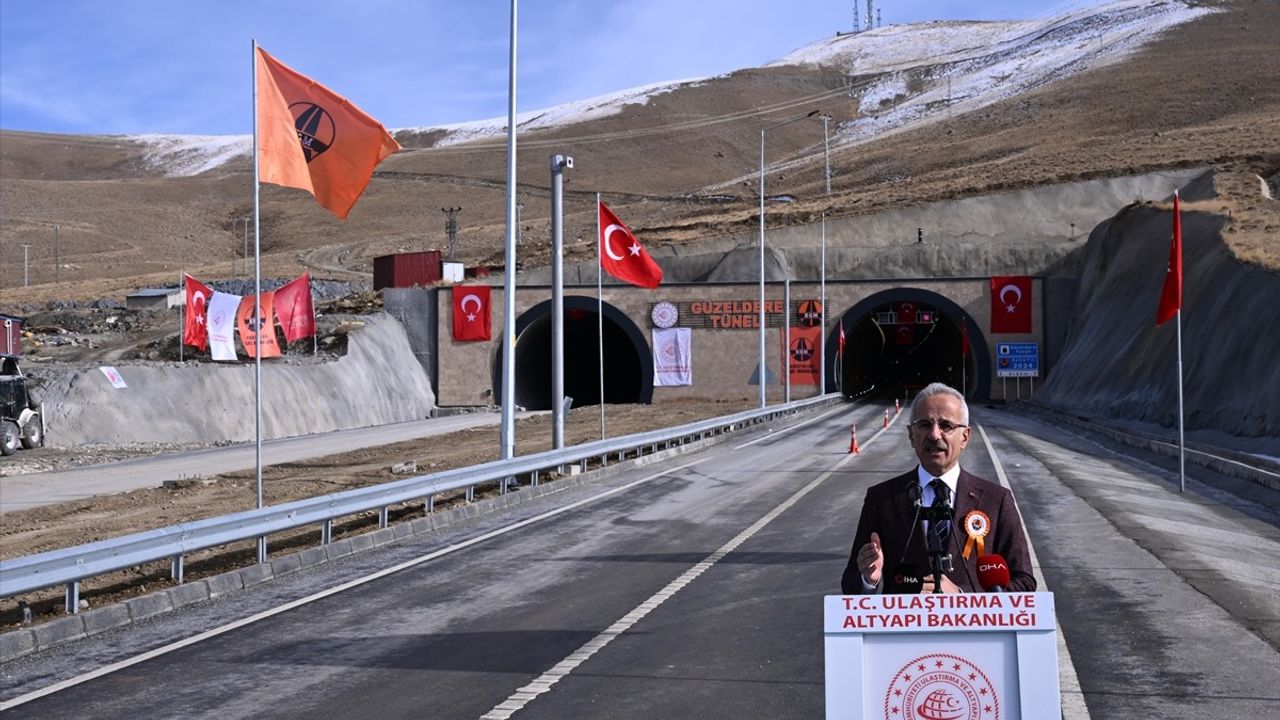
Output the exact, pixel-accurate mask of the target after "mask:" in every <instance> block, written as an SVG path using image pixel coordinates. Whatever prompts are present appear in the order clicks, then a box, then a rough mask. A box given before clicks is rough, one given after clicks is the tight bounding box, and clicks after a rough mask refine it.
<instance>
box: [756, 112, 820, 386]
mask: <svg viewBox="0 0 1280 720" xmlns="http://www.w3.org/2000/svg"><path fill="white" fill-rule="evenodd" d="M818 112H819V111H818V110H814V111H813V112H811V113H809V114H808V115H801V116H800V117H795V118H791V119H790V120H784V121H782V122H780V123H776V124H774V125H770V126H768V127H766V128H761V129H760V316H759V320H760V373H759V376H758V378H757V379H758V380H759V381H760V407H762V408H763V407H765V406H766V405H767V404H768V403H767V402H766V400H765V376H766V374H767V373H766V370H765V367H766V366H765V352H764V346H765V342H764V330H765V327H764V325H765V323H764V318H765V313H764V134H765V133H766V132H768V131H769V130H776V129H778V128H780V127H783V126H785V125H790V124H791V123H797V122H800V121H801V120H808V119H809V118H811V117H813V116H814V115H817V114H818ZM789 273H790V271H788V277H789ZM782 312H783V318H784V319H785V320H788V321H789V320H790V315H789V313H790V309H789V308H786V307H784V308H783V309H782ZM790 340H791V339H790V338H788V337H784V338H783V339H782V349H783V354H782V357H783V362H784V363H786V364H787V365H790V362H789V361H788V360H787V357H788V354H789V353H790V352H791V347H790V344H789V343H790ZM789 370H790V368H789V367H784V368H783V369H782V372H783V373H784V375H785V376H786V378H787V382H788V383H790V380H791V373H790V372H789ZM786 392H787V395H788V400H789V399H790V397H789V396H790V393H791V387H790V385H789V384H788V386H787V391H786Z"/></svg>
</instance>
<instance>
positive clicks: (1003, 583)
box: [978, 555, 1010, 592]
mask: <svg viewBox="0 0 1280 720" xmlns="http://www.w3.org/2000/svg"><path fill="white" fill-rule="evenodd" d="M1009 582H1010V579H1009V565H1008V563H1006V562H1005V561H1004V557H1003V556H1001V555H979V556H978V584H979V585H981V586H982V589H983V590H984V591H986V592H1008V588H1009Z"/></svg>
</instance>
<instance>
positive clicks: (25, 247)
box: [22, 243, 31, 287]
mask: <svg viewBox="0 0 1280 720" xmlns="http://www.w3.org/2000/svg"><path fill="white" fill-rule="evenodd" d="M30 249H31V243H22V287H27V285H29V283H28V282H27V251H29V250H30Z"/></svg>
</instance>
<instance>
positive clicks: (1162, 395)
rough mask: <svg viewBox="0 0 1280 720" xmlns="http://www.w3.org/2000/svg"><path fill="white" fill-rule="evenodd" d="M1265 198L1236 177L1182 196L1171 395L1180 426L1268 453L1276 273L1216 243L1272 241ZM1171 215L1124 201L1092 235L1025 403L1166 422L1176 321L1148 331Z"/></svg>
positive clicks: (1171, 423) (1279, 233)
mask: <svg viewBox="0 0 1280 720" xmlns="http://www.w3.org/2000/svg"><path fill="white" fill-rule="evenodd" d="M1271 195H1272V193H1271V191H1270V189H1269V188H1268V187H1267V186H1266V184H1265V183H1264V181H1262V180H1261V179H1260V178H1258V177H1257V176H1249V175H1244V174H1235V175H1225V176H1224V175H1221V174H1210V175H1207V176H1205V177H1204V178H1202V179H1200V180H1198V181H1196V182H1194V183H1192V184H1191V185H1189V186H1188V187H1187V188H1185V190H1184V193H1183V203H1182V239H1183V296H1182V310H1183V311H1182V353H1183V378H1184V380H1183V386H1184V387H1183V392H1184V405H1185V408H1186V427H1187V428H1188V429H1189V430H1197V429H1200V430H1219V431H1223V432H1227V433H1232V434H1234V435H1237V436H1241V437H1249V438H1258V439H1261V440H1264V441H1266V440H1269V441H1270V442H1271V443H1272V444H1274V445H1275V448H1274V452H1276V453H1277V454H1280V441H1277V440H1276V438H1280V415H1277V414H1276V411H1275V408H1276V407H1277V406H1280V363H1278V362H1276V350H1277V342H1276V338H1275V330H1276V328H1280V271H1277V270H1274V269H1271V268H1268V267H1264V266H1262V265H1259V264H1257V263H1254V262H1248V261H1245V260H1242V259H1241V257H1240V256H1239V255H1238V254H1237V252H1234V251H1233V250H1232V248H1230V247H1229V246H1228V242H1227V238H1228V237H1230V236H1231V235H1233V234H1237V233H1239V232H1242V228H1244V229H1247V230H1248V231H1249V232H1252V233H1254V234H1257V235H1259V236H1263V237H1269V238H1270V239H1269V241H1267V242H1269V243H1271V244H1273V245H1280V203H1278V202H1277V201H1276V200H1275V199H1273V197H1271ZM1171 211H1172V205H1171V204H1170V203H1164V202H1161V203H1153V202H1143V203H1134V204H1132V205H1130V206H1128V207H1126V208H1124V209H1123V210H1121V211H1120V212H1119V213H1118V214H1117V215H1116V216H1115V217H1114V218H1112V219H1110V220H1108V221H1106V222H1104V223H1102V224H1100V225H1099V226H1098V227H1097V228H1096V229H1094V231H1093V233H1092V235H1091V236H1090V238H1089V242H1088V245H1087V246H1086V248H1085V250H1084V256H1083V264H1082V269H1081V274H1080V285H1079V291H1078V293H1077V296H1076V303H1075V307H1074V309H1073V312H1072V318H1071V326H1070V331H1069V335H1068V340H1067V347H1066V350H1065V351H1064V353H1063V355H1062V358H1061V360H1060V362H1059V363H1058V365H1057V366H1056V367H1055V368H1054V369H1053V372H1052V373H1050V374H1049V376H1048V378H1047V379H1046V381H1045V383H1044V385H1043V386H1042V387H1041V388H1040V389H1039V391H1038V392H1037V395H1036V398H1037V400H1039V401H1041V402H1044V403H1047V404H1050V405H1053V406H1055V407H1059V408H1062V409H1066V410H1070V411H1073V412H1081V413H1089V414H1098V415H1102V416H1107V417H1114V418H1121V419H1129V420H1139V421H1145V422H1151V423H1158V424H1160V425H1164V426H1166V427H1176V425H1177V412H1178V398H1177V393H1178V389H1177V378H1178V375H1177V345H1176V342H1177V329H1176V322H1174V321H1170V322H1168V323H1166V324H1164V325H1162V326H1160V327H1156V325H1155V314H1156V305H1157V302H1158V300H1159V298H1160V292H1161V287H1162V285H1163V283H1164V280H1165V274H1166V273H1165V270H1166V261H1167V259H1168V257H1169V238H1170V233H1171V227H1172V212H1171ZM1266 251H1267V252H1270V253H1274V252H1276V251H1277V248H1276V247H1271V248H1266Z"/></svg>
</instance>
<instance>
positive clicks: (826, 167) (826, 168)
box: [820, 115, 831, 220]
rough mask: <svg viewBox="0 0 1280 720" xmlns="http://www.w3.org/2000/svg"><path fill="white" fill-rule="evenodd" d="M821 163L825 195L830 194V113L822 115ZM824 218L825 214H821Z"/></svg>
mask: <svg viewBox="0 0 1280 720" xmlns="http://www.w3.org/2000/svg"><path fill="white" fill-rule="evenodd" d="M820 117H821V118H822V164H823V172H824V174H825V175H826V177H827V196H828V197H830V196H831V143H830V141H829V140H828V139H827V121H829V120H830V119H831V116H830V115H822V116H820ZM823 218H824V220H825V218H826V215H823Z"/></svg>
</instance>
